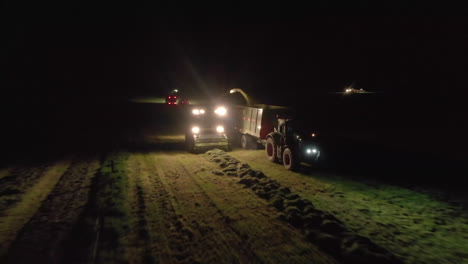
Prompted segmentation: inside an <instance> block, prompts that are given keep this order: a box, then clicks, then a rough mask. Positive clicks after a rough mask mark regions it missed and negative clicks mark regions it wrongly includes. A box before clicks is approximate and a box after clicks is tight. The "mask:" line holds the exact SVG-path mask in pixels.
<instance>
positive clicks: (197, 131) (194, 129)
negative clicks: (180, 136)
mask: <svg viewBox="0 0 468 264" xmlns="http://www.w3.org/2000/svg"><path fill="white" fill-rule="evenodd" d="M192 133H194V134H198V133H200V128H199V127H197V126H194V127H192Z"/></svg>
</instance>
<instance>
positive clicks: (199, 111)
mask: <svg viewBox="0 0 468 264" xmlns="http://www.w3.org/2000/svg"><path fill="white" fill-rule="evenodd" d="M204 113H205V110H204V109H193V110H192V114H194V115H203V114H204Z"/></svg>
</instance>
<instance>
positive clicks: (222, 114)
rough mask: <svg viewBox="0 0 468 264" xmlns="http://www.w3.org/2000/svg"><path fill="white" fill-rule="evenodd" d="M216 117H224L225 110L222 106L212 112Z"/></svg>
mask: <svg viewBox="0 0 468 264" xmlns="http://www.w3.org/2000/svg"><path fill="white" fill-rule="evenodd" d="M214 112H215V113H216V114H217V115H220V116H224V115H226V112H227V110H226V108H225V107H224V106H220V107H218V108H216V110H215V111H214Z"/></svg>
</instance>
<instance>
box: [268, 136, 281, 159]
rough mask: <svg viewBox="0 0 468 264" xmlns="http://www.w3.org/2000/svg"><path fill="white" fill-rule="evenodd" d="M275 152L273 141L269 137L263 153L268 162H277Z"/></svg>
mask: <svg viewBox="0 0 468 264" xmlns="http://www.w3.org/2000/svg"><path fill="white" fill-rule="evenodd" d="M277 151H278V150H277V148H276V143H275V140H274V139H273V138H271V137H269V138H268V139H267V141H266V145H265V152H266V155H267V158H268V160H269V161H271V162H278V156H277Z"/></svg>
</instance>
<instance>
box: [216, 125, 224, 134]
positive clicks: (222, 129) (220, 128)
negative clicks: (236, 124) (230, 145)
mask: <svg viewBox="0 0 468 264" xmlns="http://www.w3.org/2000/svg"><path fill="white" fill-rule="evenodd" d="M216 131H218V133H223V132H224V127H223V126H217V127H216Z"/></svg>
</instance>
